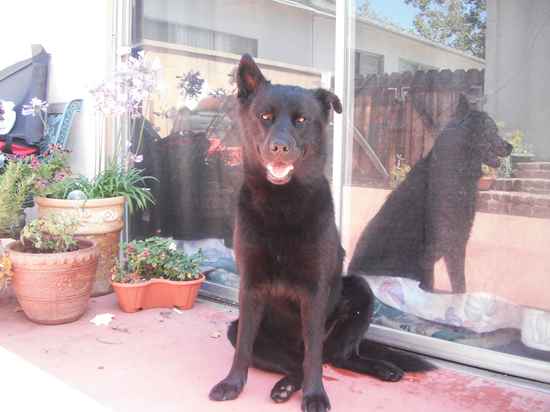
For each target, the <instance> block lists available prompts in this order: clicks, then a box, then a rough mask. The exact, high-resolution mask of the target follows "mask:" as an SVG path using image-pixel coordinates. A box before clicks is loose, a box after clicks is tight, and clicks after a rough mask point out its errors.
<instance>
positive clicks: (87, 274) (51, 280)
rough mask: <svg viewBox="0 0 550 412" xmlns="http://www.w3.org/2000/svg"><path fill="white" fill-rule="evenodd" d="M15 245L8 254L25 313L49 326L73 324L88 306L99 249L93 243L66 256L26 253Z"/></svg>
mask: <svg viewBox="0 0 550 412" xmlns="http://www.w3.org/2000/svg"><path fill="white" fill-rule="evenodd" d="M22 250H23V246H22V244H21V242H19V241H16V242H11V243H10V244H9V245H8V246H7V248H6V253H7V255H8V257H9V259H10V260H11V264H12V268H11V270H12V279H11V282H12V284H13V289H14V290H15V295H16V296H17V300H18V301H19V304H20V305H21V308H22V309H23V312H24V313H25V315H27V317H28V318H29V319H30V320H32V321H33V322H37V323H42V324H46V325H57V324H60V323H68V322H73V321H75V320H77V319H79V318H80V317H81V316H82V315H83V314H84V312H86V308H87V306H88V300H89V299H90V293H91V291H92V284H93V281H94V276H95V272H96V269H97V261H98V254H99V250H98V249H97V247H96V245H95V243H94V242H92V241H90V240H79V249H78V250H75V251H73V252H65V253H26V252H23V251H22Z"/></svg>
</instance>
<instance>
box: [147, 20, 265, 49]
mask: <svg viewBox="0 0 550 412" xmlns="http://www.w3.org/2000/svg"><path fill="white" fill-rule="evenodd" d="M143 28H144V30H143V31H144V36H145V38H146V39H149V40H157V41H162V42H166V43H171V44H183V45H186V46H191V47H196V48H200V49H207V50H216V51H221V52H226V53H233V54H238V55H241V54H244V53H248V54H250V55H252V56H257V55H258V40H256V39H251V38H247V37H244V36H238V35H236V34H230V33H224V32H221V31H217V30H212V29H207V28H202V27H196V26H192V25H188V24H181V23H173V22H168V21H164V20H157V19H152V18H147V17H145V18H144V19H143Z"/></svg>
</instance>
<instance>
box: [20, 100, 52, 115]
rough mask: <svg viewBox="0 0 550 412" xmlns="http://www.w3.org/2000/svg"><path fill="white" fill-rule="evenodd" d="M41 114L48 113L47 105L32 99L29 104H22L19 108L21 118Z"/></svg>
mask: <svg viewBox="0 0 550 412" xmlns="http://www.w3.org/2000/svg"><path fill="white" fill-rule="evenodd" d="M41 112H44V113H47V112H48V103H47V102H44V101H42V100H40V99H39V98H37V97H33V98H32V99H31V101H30V103H29V104H24V105H23V107H22V108H21V114H22V115H23V116H41Z"/></svg>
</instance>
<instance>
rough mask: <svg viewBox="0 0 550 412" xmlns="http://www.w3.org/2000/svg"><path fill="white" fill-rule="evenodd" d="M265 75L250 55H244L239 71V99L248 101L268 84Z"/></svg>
mask: <svg viewBox="0 0 550 412" xmlns="http://www.w3.org/2000/svg"><path fill="white" fill-rule="evenodd" d="M266 82H267V80H266V79H265V77H264V75H263V74H262V72H261V71H260V68H259V67H258V66H257V65H256V62H255V61H254V59H252V56H250V55H249V54H243V56H242V57H241V61H240V63H239V67H238V69H237V88H238V94H237V97H238V98H239V99H246V98H247V97H248V96H250V95H251V94H254V93H255V92H256V90H258V88H259V87H260V86H261V85H262V84H264V83H266Z"/></svg>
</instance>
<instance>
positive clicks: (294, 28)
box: [144, 0, 483, 72]
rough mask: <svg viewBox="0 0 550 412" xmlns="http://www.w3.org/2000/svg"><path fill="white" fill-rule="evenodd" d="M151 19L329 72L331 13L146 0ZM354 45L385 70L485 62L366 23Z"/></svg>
mask: <svg viewBox="0 0 550 412" xmlns="http://www.w3.org/2000/svg"><path fill="white" fill-rule="evenodd" d="M144 14H145V16H146V17H149V18H156V19H159V20H166V21H170V22H172V23H180V24H188V25H192V26H195V27H203V28H207V29H211V30H217V31H221V32H226V33H231V34H237V35H240V36H245V37H249V38H253V39H257V40H258V57H261V58H264V59H269V60H276V61H280V62H284V63H290V64H296V65H302V66H309V67H314V68H316V69H319V70H323V71H325V70H327V71H332V70H333V67H334V30H335V20H334V18H333V17H330V16H326V15H320V14H316V13H313V12H311V11H308V10H302V9H299V8H296V7H290V6H287V5H282V4H280V3H276V2H273V1H271V0H201V1H200V2H197V1H194V0H156V1H154V2H153V1H147V2H145V10H144ZM356 48H357V49H360V50H364V51H369V52H372V53H377V54H381V55H384V60H385V61H384V67H385V71H386V72H394V71H398V62H399V58H405V59H408V60H412V61H415V62H419V63H423V64H426V65H429V66H435V67H438V68H442V69H443V68H448V69H470V68H482V67H483V61H481V60H479V59H472V58H470V57H468V56H465V55H464V54H462V53H458V52H454V51H452V50H449V49H445V48H441V47H437V46H434V45H432V44H429V43H427V42H424V41H421V40H415V39H412V38H411V37H410V36H406V35H402V34H397V33H393V32H391V31H388V30H384V29H381V28H378V27H376V26H375V25H372V24H367V23H364V22H359V21H358V22H357V23H356Z"/></svg>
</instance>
